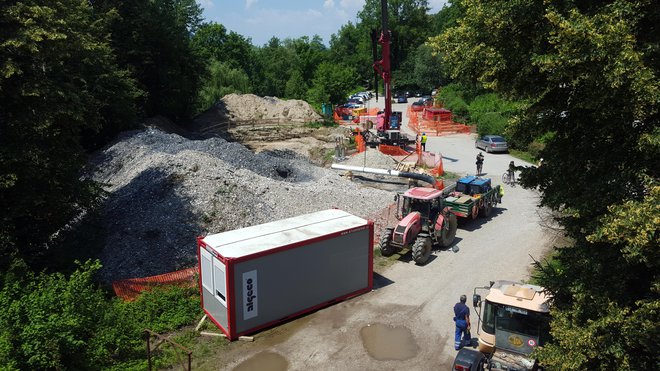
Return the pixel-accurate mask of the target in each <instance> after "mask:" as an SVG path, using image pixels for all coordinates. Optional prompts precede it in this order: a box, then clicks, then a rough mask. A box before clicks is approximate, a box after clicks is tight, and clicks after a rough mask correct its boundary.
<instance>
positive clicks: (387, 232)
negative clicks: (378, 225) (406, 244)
mask: <svg viewBox="0 0 660 371" xmlns="http://www.w3.org/2000/svg"><path fill="white" fill-rule="evenodd" d="M393 231H394V229H392V228H385V229H383V232H382V233H381V234H380V240H379V241H378V248H379V249H380V254H381V255H383V256H392V254H394V253H395V252H396V247H394V246H392V232H393Z"/></svg>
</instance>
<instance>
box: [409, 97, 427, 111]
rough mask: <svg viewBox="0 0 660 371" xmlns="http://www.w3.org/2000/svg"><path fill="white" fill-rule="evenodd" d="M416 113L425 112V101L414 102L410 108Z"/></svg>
mask: <svg viewBox="0 0 660 371" xmlns="http://www.w3.org/2000/svg"><path fill="white" fill-rule="evenodd" d="M410 108H411V109H412V110H413V111H414V112H419V111H423V110H424V101H423V100H422V99H420V100H418V101H415V102H413V104H412V106H411V107H410Z"/></svg>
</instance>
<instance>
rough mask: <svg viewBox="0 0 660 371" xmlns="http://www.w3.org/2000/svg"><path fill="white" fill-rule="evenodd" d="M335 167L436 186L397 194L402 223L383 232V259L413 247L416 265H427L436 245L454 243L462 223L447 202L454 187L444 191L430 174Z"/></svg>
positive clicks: (399, 218) (412, 189) (357, 167)
mask: <svg viewBox="0 0 660 371" xmlns="http://www.w3.org/2000/svg"><path fill="white" fill-rule="evenodd" d="M332 168H333V169H338V170H350V171H357V172H363V173H370V174H380V175H390V176H398V177H401V178H408V179H417V180H421V181H423V182H426V183H429V184H431V186H432V187H414V188H410V189H408V190H407V191H405V192H404V193H399V194H397V195H396V197H395V200H396V201H397V215H396V216H397V219H398V220H399V223H398V224H397V225H396V226H395V227H388V228H385V229H384V230H383V231H382V233H381V236H380V240H379V242H378V246H379V249H380V252H381V254H382V255H383V256H391V255H392V254H394V253H396V252H398V251H400V250H401V249H403V248H405V247H410V248H411V250H412V257H413V260H414V261H415V263H417V264H424V263H426V262H427V261H428V260H429V257H430V256H431V251H432V249H433V245H434V244H437V245H440V246H442V247H448V246H450V245H451V244H452V243H453V242H454V238H455V237H456V229H457V228H458V222H457V220H456V216H455V215H454V214H453V213H451V212H450V208H449V207H447V206H446V205H445V202H444V198H445V197H447V194H448V193H449V192H451V191H452V189H453V188H445V189H442V188H443V187H442V185H441V184H440V183H439V182H438V181H437V180H436V179H435V178H434V177H432V176H430V175H427V174H417V173H410V172H403V171H396V170H385V169H374V168H366V167H359V166H347V165H339V164H332Z"/></svg>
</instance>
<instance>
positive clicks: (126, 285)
mask: <svg viewBox="0 0 660 371" xmlns="http://www.w3.org/2000/svg"><path fill="white" fill-rule="evenodd" d="M196 273H197V268H196V267H193V268H187V269H182V270H179V271H176V272H170V273H165V274H160V275H157V276H151V277H143V278H128V279H125V280H120V281H115V282H113V283H112V289H113V290H114V291H115V295H117V296H118V297H120V298H122V299H124V300H125V301H133V300H135V299H136V298H137V297H138V296H140V294H141V293H142V292H144V291H149V290H151V289H153V288H154V287H159V286H180V287H192V286H195V285H196V284H197V282H196V280H195V274H196Z"/></svg>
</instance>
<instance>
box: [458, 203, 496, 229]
mask: <svg viewBox="0 0 660 371" xmlns="http://www.w3.org/2000/svg"><path fill="white" fill-rule="evenodd" d="M506 210H507V209H506V208H504V207H495V208H493V211H491V213H490V216H488V217H487V218H482V217H477V218H476V219H472V218H458V227H459V228H460V229H462V230H464V231H468V232H473V231H476V230H477V229H481V226H482V225H484V224H485V223H488V222H489V221H490V220H491V219H492V218H496V217H497V216H498V215H500V214H502V213H503V212H504V211H506Z"/></svg>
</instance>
